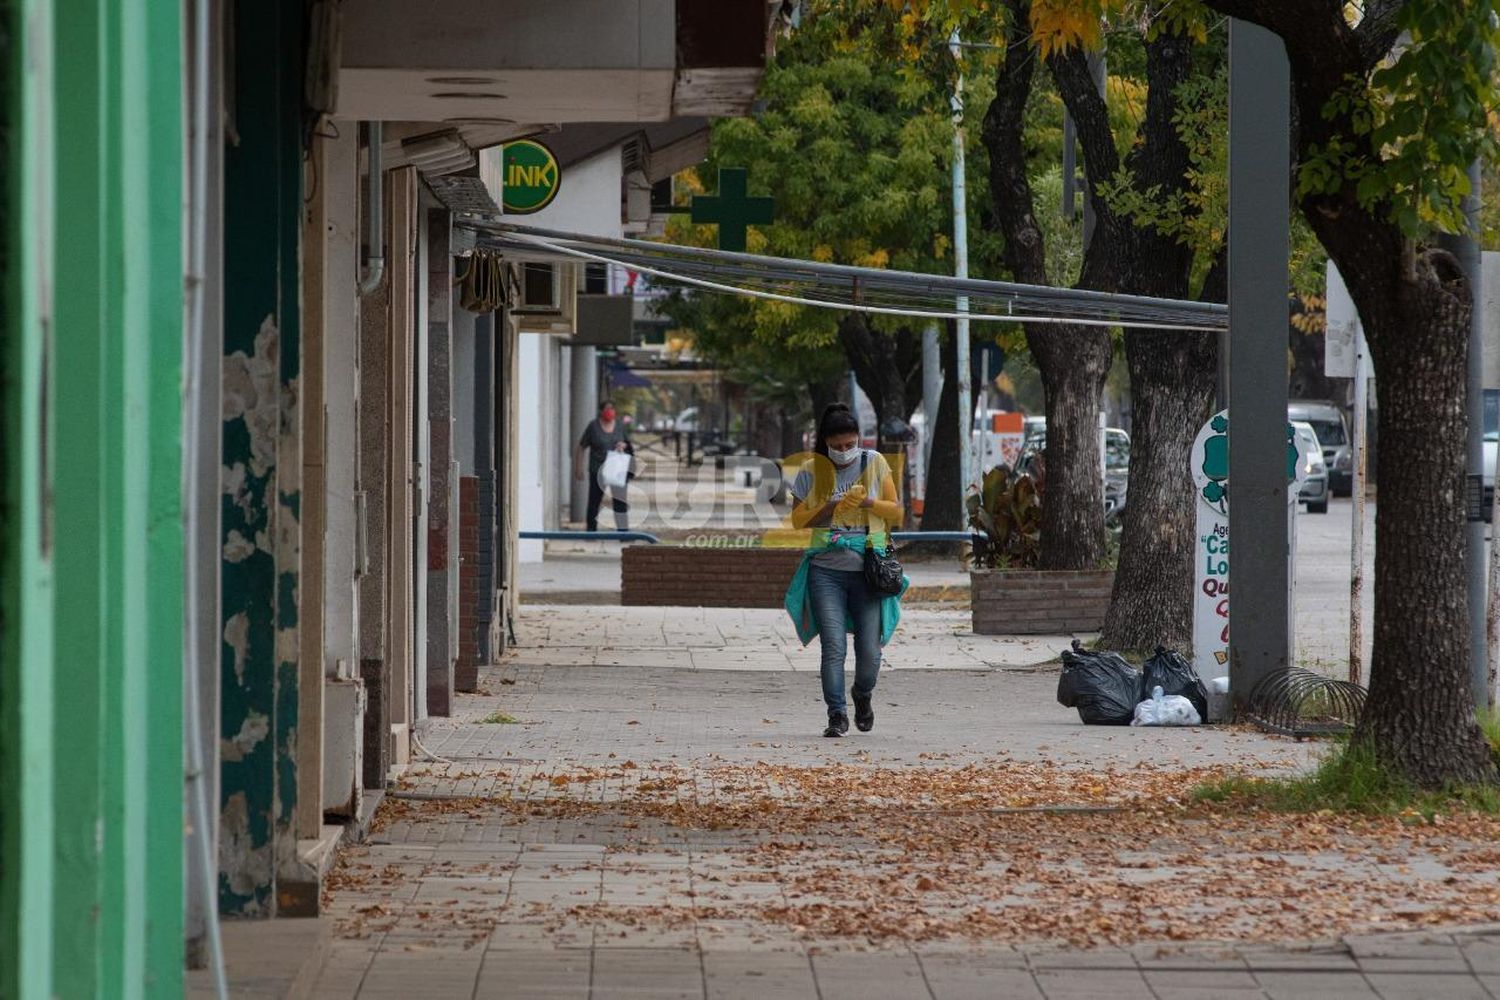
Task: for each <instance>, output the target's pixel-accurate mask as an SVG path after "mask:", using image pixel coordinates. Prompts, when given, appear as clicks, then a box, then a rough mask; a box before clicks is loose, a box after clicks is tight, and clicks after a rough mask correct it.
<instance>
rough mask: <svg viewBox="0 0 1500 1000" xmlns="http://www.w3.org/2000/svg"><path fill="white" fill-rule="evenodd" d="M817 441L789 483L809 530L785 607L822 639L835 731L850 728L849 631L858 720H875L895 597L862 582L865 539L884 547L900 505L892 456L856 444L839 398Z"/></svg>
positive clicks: (800, 520)
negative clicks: (882, 656) (876, 695)
mask: <svg viewBox="0 0 1500 1000" xmlns="http://www.w3.org/2000/svg"><path fill="white" fill-rule="evenodd" d="M813 451H814V452H815V454H814V455H813V458H812V461H811V463H810V464H808V465H807V466H804V467H803V468H802V470H801V471H800V472H798V473H797V475H796V476H795V477H794V478H793V480H792V484H791V487H790V492H791V494H792V497H793V498H794V499H795V500H796V503H795V504H794V505H793V506H792V515H791V519H792V527H794V528H798V529H802V528H812V529H814V530H813V531H812V534H811V539H810V542H809V545H808V548H807V553H806V554H805V555H804V556H803V557H802V564H801V565H800V566H799V567H798V568H797V573H796V575H795V576H794V577H793V578H792V584H791V586H790V587H789V588H788V589H787V596H786V608H787V611H788V612H790V614H791V616H792V620H793V621H794V622H796V625H797V635H798V637H799V638H800V639H801V640H802V644H803V645H804V646H805V645H807V644H808V643H809V642H811V641H812V639H813V636H820V637H821V639H822V653H823V664H822V679H823V700H824V702H825V703H827V706H828V728H827V729H825V730H824V731H823V735H824V736H834V737H837V736H843V735H844V734H845V733H847V732H848V731H849V714H848V710H847V707H846V703H845V700H844V661H845V659H846V658H847V655H848V648H849V642H848V634H849V633H850V632H853V633H854V692H853V693H854V724H855V726H857V727H858V728H859V730H860V732H869V731H870V730H871V729H872V728H873V727H874V725H875V709H874V706H873V705H872V704H871V697H872V696H873V694H874V692H875V681H876V680H877V679H878V677H879V675H880V647H881V646H884V645H885V644H886V642H888V641H889V640H890V637H891V634H892V633H893V632H895V630H896V623H897V622H898V621H899V620H900V617H901V604H900V600H901V597H900V595H899V594H893V595H882V594H879V593H876V592H875V591H873V590H872V589H871V588H870V587H869V586H868V584H867V583H866V580H865V573H864V551H865V548H866V546H873V547H874V548H876V549H877V550H880V551H885V550H887V549H888V547H889V544H890V539H889V530H888V528H887V525H890V524H900V523H901V518H902V514H903V511H902V509H901V501H900V499H899V496H898V494H897V493H896V481H895V477H894V476H892V475H891V468H890V465H889V464H887V462H886V460H885V457H884V456H883V455H881V454H880V453H879V452H876V451H867V450H865V449H863V448H861V447H860V446H859V421H857V420H856V419H855V417H854V414H853V413H851V412H850V410H849V407H847V406H845V405H844V404H843V403H834V404H832V405H831V406H829V407H828V408H827V409H825V410H824V411H823V417H822V419H821V420H819V421H818V435H817V443H816V444H815V445H814V447H813ZM902 586H903V589H904V588H905V583H904V581H903V585H902Z"/></svg>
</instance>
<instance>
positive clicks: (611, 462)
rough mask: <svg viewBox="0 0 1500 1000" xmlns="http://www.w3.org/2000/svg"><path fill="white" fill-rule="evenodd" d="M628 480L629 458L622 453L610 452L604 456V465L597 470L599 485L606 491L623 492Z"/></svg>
mask: <svg viewBox="0 0 1500 1000" xmlns="http://www.w3.org/2000/svg"><path fill="white" fill-rule="evenodd" d="M629 480H630V456H629V455H627V454H626V453H625V452H623V451H612V452H610V453H609V454H608V455H606V456H604V465H602V466H601V467H600V468H599V485H600V486H603V487H604V488H606V489H616V490H623V489H624V488H625V484H626V483H627V482H628V481H629Z"/></svg>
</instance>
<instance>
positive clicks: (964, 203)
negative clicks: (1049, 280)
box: [948, 28, 974, 517]
mask: <svg viewBox="0 0 1500 1000" xmlns="http://www.w3.org/2000/svg"><path fill="white" fill-rule="evenodd" d="M948 51H949V52H951V53H952V54H953V63H954V66H955V67H956V68H957V70H958V72H957V75H956V76H955V78H954V83H953V98H952V109H953V274H954V276H955V277H957V278H960V279H965V278H967V277H968V276H969V196H968V192H967V190H966V189H965V186H964V73H963V61H962V58H961V56H962V55H963V42H962V41H961V40H960V39H959V37H958V29H957V28H954V29H953V34H951V35H949V36H948ZM957 306H958V320H957V329H958V344H957V347H958V351H957V354H958V363H957V364H956V365H955V366H954V367H955V368H957V369H958V370H957V372H955V373H954V374H955V376H956V377H957V379H958V483H959V486H958V489H959V497H958V509H959V510H960V511H962V510H964V505H965V502H966V501H967V500H968V495H969V477H970V470H969V465H970V462H969V447H970V445H969V441H970V434H969V425H970V424H971V423H972V422H973V420H974V403H973V400H972V399H971V394H970V392H969V318H968V316H966V315H965V313H967V312H968V311H969V297H968V296H967V295H960V296H958V302H957ZM961 516H962V514H960V517H961Z"/></svg>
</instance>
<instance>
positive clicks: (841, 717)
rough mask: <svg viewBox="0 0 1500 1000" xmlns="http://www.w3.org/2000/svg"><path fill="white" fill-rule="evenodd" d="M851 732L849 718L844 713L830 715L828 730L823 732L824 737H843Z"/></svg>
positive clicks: (831, 713)
mask: <svg viewBox="0 0 1500 1000" xmlns="http://www.w3.org/2000/svg"><path fill="white" fill-rule="evenodd" d="M848 731H849V716H847V715H845V714H844V713H843V712H829V713H828V728H827V729H825V730H823V735H824V736H843V735H844V734H845V733H847V732H848Z"/></svg>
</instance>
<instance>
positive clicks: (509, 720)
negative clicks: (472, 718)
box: [479, 712, 520, 726]
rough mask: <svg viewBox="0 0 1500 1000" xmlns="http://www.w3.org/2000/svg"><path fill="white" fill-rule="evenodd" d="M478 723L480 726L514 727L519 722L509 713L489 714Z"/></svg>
mask: <svg viewBox="0 0 1500 1000" xmlns="http://www.w3.org/2000/svg"><path fill="white" fill-rule="evenodd" d="M479 722H480V724H481V725H490V726H514V725H516V724H518V723H519V722H520V720H519V719H517V718H516V717H515V716H514V715H511V714H510V713H509V712H491V713H490V714H489V715H486V716H485V717H484V718H482V719H480V720H479Z"/></svg>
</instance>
